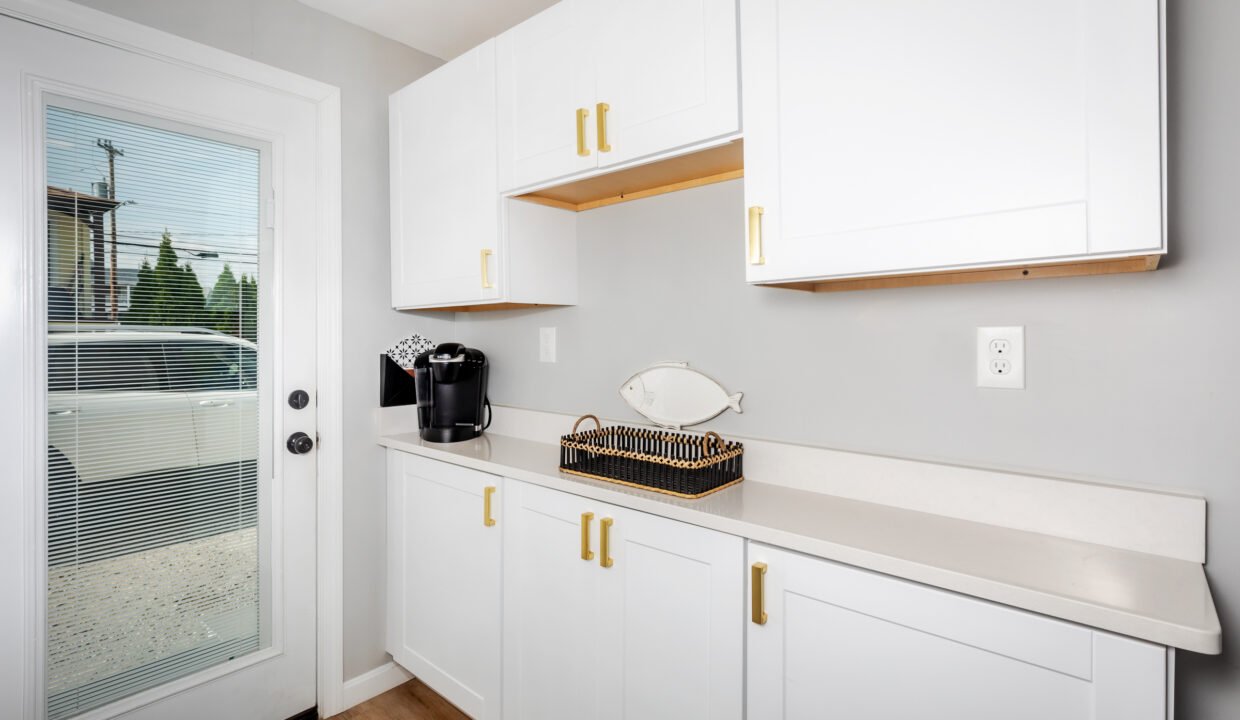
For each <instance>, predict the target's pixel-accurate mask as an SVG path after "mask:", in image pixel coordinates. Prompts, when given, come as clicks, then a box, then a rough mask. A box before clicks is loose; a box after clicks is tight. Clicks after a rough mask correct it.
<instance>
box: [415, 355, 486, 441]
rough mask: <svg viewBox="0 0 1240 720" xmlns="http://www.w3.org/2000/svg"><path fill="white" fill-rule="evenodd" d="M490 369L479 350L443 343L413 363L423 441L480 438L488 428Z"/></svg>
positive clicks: (419, 424) (419, 423) (420, 430)
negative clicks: (488, 380)
mask: <svg viewBox="0 0 1240 720" xmlns="http://www.w3.org/2000/svg"><path fill="white" fill-rule="evenodd" d="M489 369H490V366H489V365H488V364H487V356H486V355H484V354H482V351H481V350H475V349H473V348H467V347H465V346H464V345H461V344H460V343H444V344H442V345H439V346H438V347H436V348H435V349H434V350H430V351H428V352H424V353H422V354H421V355H419V356H418V357H417V358H416V359H415V360H414V361H413V379H414V383H415V385H416V391H415V394H416V396H417V404H418V430H419V432H420V434H421V435H422V439H423V440H428V441H430V442H459V441H461V440H470V439H472V438H476V437H478V436H479V435H481V434H482V431H483V430H485V429H486V427H487V425H490V424H491V404H490V402H488V401H487V373H488V371H489ZM484 412H485V414H486V422H485V424H484V423H483V413H484Z"/></svg>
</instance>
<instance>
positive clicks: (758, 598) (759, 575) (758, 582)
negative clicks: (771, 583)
mask: <svg viewBox="0 0 1240 720" xmlns="http://www.w3.org/2000/svg"><path fill="white" fill-rule="evenodd" d="M765 585H766V563H763V562H757V563H754V564H753V567H751V568H749V605H750V612H751V613H752V614H751V615H750V619H752V620H753V622H754V624H755V625H765V624H766V601H765V595H766V588H765V587H764V586H765Z"/></svg>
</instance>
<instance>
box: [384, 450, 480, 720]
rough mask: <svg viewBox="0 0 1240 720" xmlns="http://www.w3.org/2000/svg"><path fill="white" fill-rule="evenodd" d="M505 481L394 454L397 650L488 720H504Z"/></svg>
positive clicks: (391, 525)
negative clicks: (500, 491)
mask: <svg viewBox="0 0 1240 720" xmlns="http://www.w3.org/2000/svg"><path fill="white" fill-rule="evenodd" d="M500 480H501V479H500V478H499V477H496V476H494V475H488V474H486V473H481V472H477V471H475V470H469V469H467V468H462V467H458V466H456V465H449V464H447V463H441V462H436V461H434V460H428V459H426V458H422V457H417V456H414V455H408V454H405V453H401V452H397V451H394V450H389V451H388V641H387V650H388V652H389V653H391V655H392V658H393V659H394V660H396V662H397V663H399V664H400V665H402V666H404V667H405V668H406V669H408V670H409V671H410V672H411V673H413V674H414V675H416V676H417V677H418V678H419V679H421V680H422V681H423V682H424V683H426V684H427V685H428V686H430V687H431V688H432V689H433V690H435V692H438V693H439V694H440V695H443V696H444V697H445V698H447V699H448V700H449V701H451V702H452V703H453V704H454V705H456V706H457V707H459V708H461V709H462V710H464V711H465V712H466V713H468V714H469V715H470V716H471V717H473V718H477V719H478V720H486V719H495V718H499V717H500V662H501V650H500V648H501V645H500V642H501V639H502V633H501V630H500V621H501V615H502V611H501V605H500V603H501V589H500V581H501V579H502V574H501V573H502V568H501V537H502V526H503V523H504V518H503V517H502V516H501V514H500V512H499V511H500V497H499V495H498V489H499V487H500ZM488 496H490V505H491V511H492V512H491V514H490V518H491V519H492V520H493V521H494V522H493V523H491V524H488V523H487V515H486V512H485V511H486V506H487V499H488Z"/></svg>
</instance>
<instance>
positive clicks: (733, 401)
mask: <svg viewBox="0 0 1240 720" xmlns="http://www.w3.org/2000/svg"><path fill="white" fill-rule="evenodd" d="M744 394H745V393H736V394H735V395H729V396H728V407H730V408H732V409H733V410H735V411H736V412H743V411H742V410H741V397H742V396H743V395H744Z"/></svg>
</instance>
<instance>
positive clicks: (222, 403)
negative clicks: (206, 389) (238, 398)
mask: <svg viewBox="0 0 1240 720" xmlns="http://www.w3.org/2000/svg"><path fill="white" fill-rule="evenodd" d="M198 404H199V405H201V406H202V407H228V406H229V405H232V400H199V401H198Z"/></svg>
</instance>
